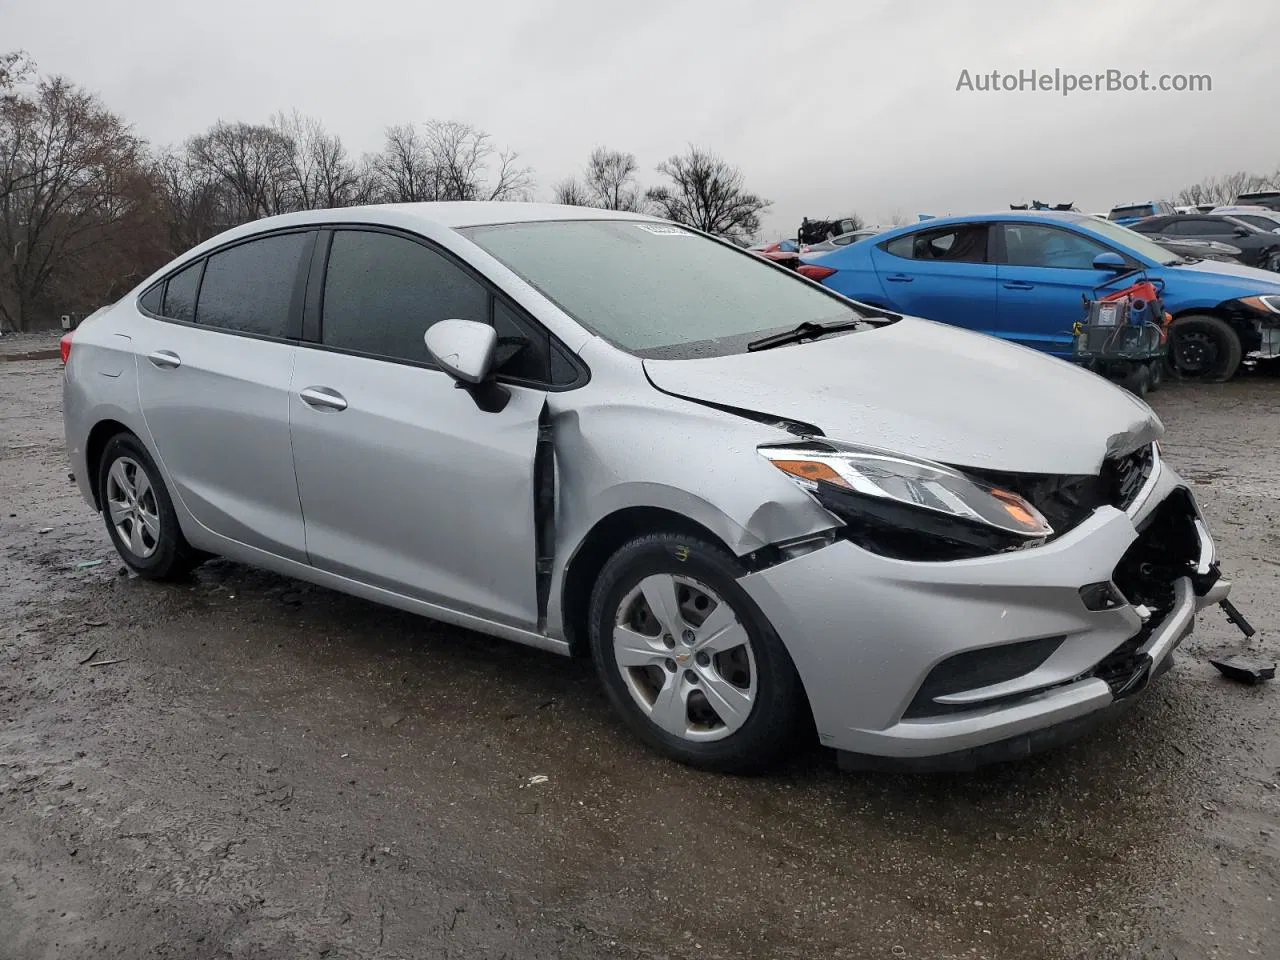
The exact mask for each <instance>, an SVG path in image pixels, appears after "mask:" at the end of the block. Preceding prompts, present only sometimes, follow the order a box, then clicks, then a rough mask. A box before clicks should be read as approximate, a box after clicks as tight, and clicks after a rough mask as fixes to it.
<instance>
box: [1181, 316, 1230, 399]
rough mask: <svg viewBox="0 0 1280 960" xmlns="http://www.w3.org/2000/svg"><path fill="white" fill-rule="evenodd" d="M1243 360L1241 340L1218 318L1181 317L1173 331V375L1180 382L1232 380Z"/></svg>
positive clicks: (1220, 381)
mask: <svg viewBox="0 0 1280 960" xmlns="http://www.w3.org/2000/svg"><path fill="white" fill-rule="evenodd" d="M1243 356H1244V349H1243V347H1242V346H1241V344H1240V337H1239V336H1237V335H1236V332H1235V331H1234V330H1232V329H1231V327H1230V325H1228V324H1227V323H1226V321H1224V320H1222V319H1220V318H1218V317H1214V316H1209V315H1208V314H1191V315H1189V316H1185V317H1179V318H1178V319H1177V320H1175V321H1174V322H1173V326H1172V327H1170V328H1169V353H1168V367H1169V372H1170V373H1172V374H1173V375H1174V376H1175V377H1177V378H1178V379H1180V380H1197V381H1200V382H1202V383H1222V382H1223V381H1225V380H1230V379H1231V378H1232V377H1233V376H1235V373H1236V371H1237V370H1238V369H1239V368H1240V361H1241V359H1243Z"/></svg>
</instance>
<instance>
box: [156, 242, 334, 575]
mask: <svg viewBox="0 0 1280 960" xmlns="http://www.w3.org/2000/svg"><path fill="white" fill-rule="evenodd" d="M312 239H313V235H312V234H311V233H307V232H303V233H290V234H277V235H274V236H269V237H265V238H261V239H257V240H252V241H250V242H247V243H242V244H238V245H236V246H234V247H230V248H228V249H226V250H223V251H221V252H219V253H215V254H213V255H212V256H210V257H208V258H205V259H203V260H199V261H197V262H196V263H194V264H192V265H191V266H188V267H186V268H184V269H183V270H181V271H179V272H178V273H176V274H174V275H173V276H172V277H170V278H169V279H168V281H167V285H166V286H165V287H164V289H163V290H162V291H158V292H157V294H156V298H157V299H158V300H159V302H158V303H155V302H152V303H151V306H152V309H153V310H154V315H153V316H152V317H150V318H148V319H146V320H144V321H143V322H141V323H139V324H138V330H139V332H138V334H137V335H136V336H135V337H134V347H135V350H136V353H137V365H138V396H139V400H140V402H141V407H142V413H143V417H144V419H145V421H146V425H147V430H148V431H149V432H150V434H151V437H152V441H153V446H152V449H153V450H154V451H155V452H156V454H157V455H158V457H159V460H160V464H161V467H162V469H163V470H164V471H165V472H166V474H167V475H168V477H169V480H170V481H171V486H172V489H173V492H174V494H175V495H176V496H177V497H178V498H179V499H180V500H181V502H182V504H183V506H185V507H186V508H187V510H188V511H189V512H190V514H191V515H192V516H193V517H194V518H195V520H196V521H197V522H198V523H199V524H200V525H201V526H203V527H206V528H207V529H209V530H211V531H212V532H213V533H215V534H218V535H219V536H222V537H227V538H228V539H231V540H235V541H237V542H239V543H243V544H246V545H248V546H250V547H255V548H258V549H261V550H266V551H268V552H270V553H273V554H276V555H278V556H282V557H286V558H288V559H291V560H300V561H305V559H306V550H305V544H304V539H303V527H302V509H301V506H300V505H299V502H298V487H297V483H296V481H295V479H294V475H293V459H292V457H291V456H290V455H289V395H290V387H291V385H292V375H293V362H294V355H295V354H296V352H297V349H298V348H297V347H296V346H295V345H294V343H293V342H291V339H290V338H291V337H296V335H297V333H296V332H295V328H296V326H297V322H298V321H299V320H300V310H301V297H300V283H301V282H302V281H304V280H305V273H304V272H303V271H302V266H303V264H305V263H308V262H309V257H310V248H311V243H312ZM300 277H301V278H302V280H300V279H299V278H300Z"/></svg>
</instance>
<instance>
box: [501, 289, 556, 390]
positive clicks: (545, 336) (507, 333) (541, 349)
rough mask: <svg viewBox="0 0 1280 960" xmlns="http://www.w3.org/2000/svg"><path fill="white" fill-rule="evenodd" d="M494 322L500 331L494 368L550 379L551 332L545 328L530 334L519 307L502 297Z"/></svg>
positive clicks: (543, 380) (522, 376)
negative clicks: (520, 316)
mask: <svg viewBox="0 0 1280 960" xmlns="http://www.w3.org/2000/svg"><path fill="white" fill-rule="evenodd" d="M493 326H494V329H495V330H496V331H497V334H498V349H497V351H496V352H495V354H494V358H493V367H494V370H495V371H497V372H498V373H500V374H502V375H503V376H506V377H515V378H517V379H520V380H535V381H537V382H539V383H546V382H547V381H548V380H549V379H550V370H549V367H548V364H549V361H550V357H549V354H550V351H551V335H550V334H549V333H546V332H545V331H541V332H540V333H539V334H538V335H537V336H536V337H533V336H530V333H529V330H528V329H527V327H526V325H525V324H523V323H521V322H520V320H519V319H518V318H517V316H516V314H515V311H513V310H512V309H511V307H509V306H507V304H506V303H505V302H504V301H503V300H502V299H501V298H499V297H495V298H494V301H493Z"/></svg>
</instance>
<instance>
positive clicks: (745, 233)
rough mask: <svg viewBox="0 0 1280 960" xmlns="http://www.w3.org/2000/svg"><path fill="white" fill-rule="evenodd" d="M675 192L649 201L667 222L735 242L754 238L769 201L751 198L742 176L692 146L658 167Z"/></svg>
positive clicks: (663, 190)
mask: <svg viewBox="0 0 1280 960" xmlns="http://www.w3.org/2000/svg"><path fill="white" fill-rule="evenodd" d="M657 169H658V173H660V174H662V175H663V176H665V177H667V178H668V179H669V180H670V181H671V186H659V187H652V188H651V189H650V190H649V191H648V193H647V194H646V196H647V197H648V199H649V200H650V202H652V203H653V204H654V205H655V206H657V207H658V209H659V210H660V211H661V213H662V215H663V216H665V217H666V218H667V219H668V220H674V221H676V222H677V223H683V224H686V225H688V226H691V227H696V228H698V229H699V230H705V231H706V232H708V233H713V234H716V235H717V236H724V237H729V238H733V239H738V238H747V237H751V236H754V235H755V234H756V233H757V232H758V231H759V229H760V214H761V213H763V212H764V211H765V210H767V209H768V208H769V206H770V201H768V200H765V199H763V198H761V197H759V196H757V195H756V194H754V193H748V192H747V190H746V188H745V187H744V185H743V179H742V172H741V171H740V170H739V169H738V168H737V167H734V166H731V165H730V164H728V163H726V162H725V161H724V160H722V159H721V158H720V157H718V156H716V155H715V154H714V153H711V152H710V151H708V150H703V149H701V148H699V147H694V146H690V147H689V149H688V151H687V152H685V153H683V154H676V155H675V156H673V157H670V158H669V159H667V160H664V161H663V162H662V163H660V164H658V168H657Z"/></svg>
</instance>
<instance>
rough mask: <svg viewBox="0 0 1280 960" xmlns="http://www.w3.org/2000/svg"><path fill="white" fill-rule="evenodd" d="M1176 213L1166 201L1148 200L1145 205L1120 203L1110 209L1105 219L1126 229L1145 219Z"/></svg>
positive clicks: (1175, 208) (1176, 209)
mask: <svg viewBox="0 0 1280 960" xmlns="http://www.w3.org/2000/svg"><path fill="white" fill-rule="evenodd" d="M1177 212H1178V208H1177V207H1175V206H1174V205H1173V204H1172V203H1170V202H1169V201H1168V200H1148V201H1146V202H1145V203H1122V204H1120V206H1118V207H1112V208H1111V212H1110V213H1108V214H1107V219H1108V220H1110V221H1111V222H1112V223H1118V224H1120V226H1122V227H1127V226H1129V225H1130V224H1132V223H1137V222H1138V221H1139V220H1145V219H1146V218H1147V217H1171V216H1173V215H1174V214H1175V213H1177Z"/></svg>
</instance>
